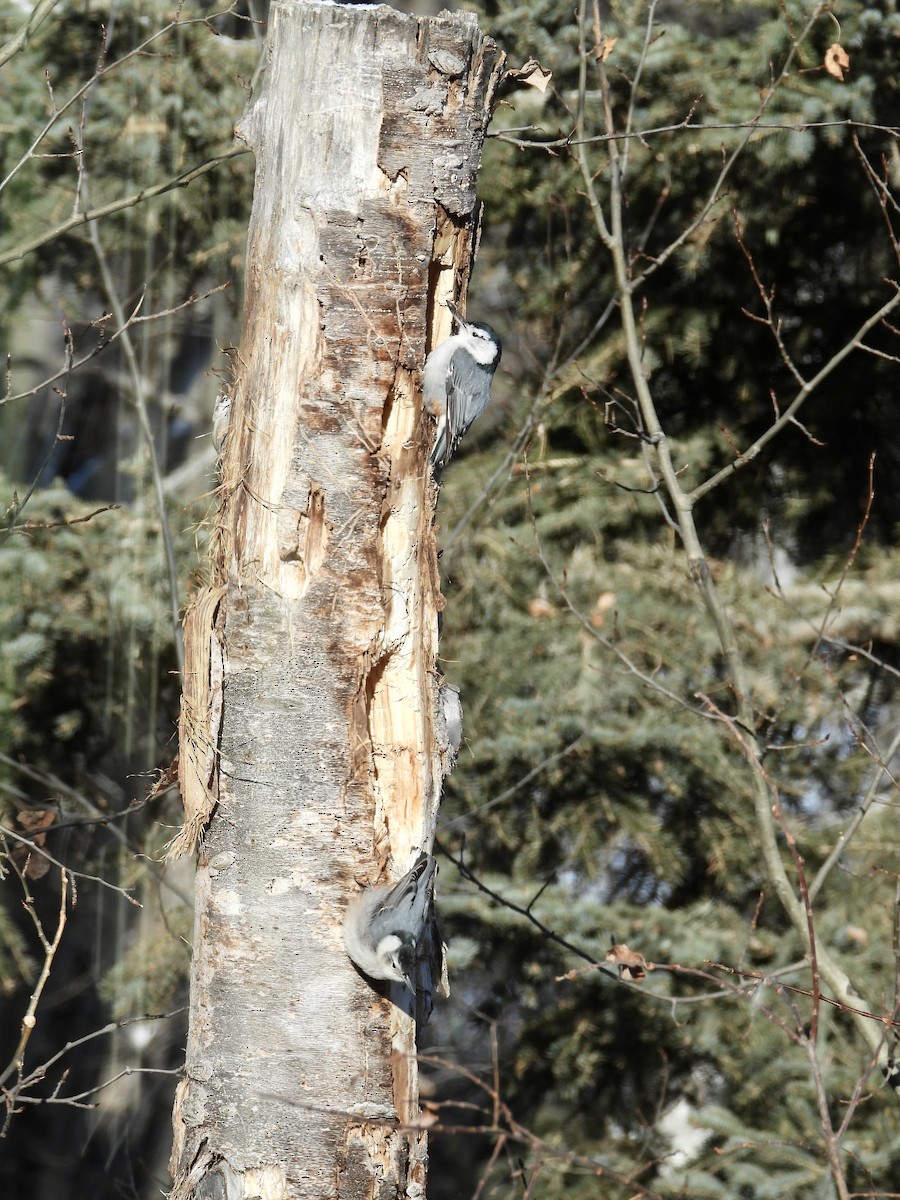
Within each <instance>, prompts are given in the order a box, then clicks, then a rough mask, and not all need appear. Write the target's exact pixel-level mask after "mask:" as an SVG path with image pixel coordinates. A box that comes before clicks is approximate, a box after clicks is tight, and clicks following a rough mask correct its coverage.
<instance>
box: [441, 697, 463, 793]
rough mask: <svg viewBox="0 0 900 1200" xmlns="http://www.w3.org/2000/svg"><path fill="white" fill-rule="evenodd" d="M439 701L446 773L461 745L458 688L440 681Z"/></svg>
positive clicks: (450, 767) (461, 724) (451, 767)
mask: <svg viewBox="0 0 900 1200" xmlns="http://www.w3.org/2000/svg"><path fill="white" fill-rule="evenodd" d="M438 695H439V698H440V702H441V716H442V717H443V718H444V733H445V734H446V741H447V749H446V758H445V767H446V774H449V773H450V771H452V770H453V768H454V766H455V765H456V760H457V758H458V757H459V748H460V746H461V745H462V732H463V716H462V704H460V701H459V688H458V687H454V685H453V684H452V683H442V684H441V688H440V692H439V693H438Z"/></svg>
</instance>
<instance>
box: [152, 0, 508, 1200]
mask: <svg viewBox="0 0 900 1200" xmlns="http://www.w3.org/2000/svg"><path fill="white" fill-rule="evenodd" d="M270 19H271V23H270V32H269V54H270V62H269V66H268V72H267V77H266V81H265V87H264V91H263V95H262V97H261V99H260V100H258V101H257V102H256V103H255V105H254V106H253V108H252V110H251V111H250V113H249V115H248V116H247V118H246V119H245V121H244V122H243V124H242V125H241V127H240V129H239V133H240V135H241V136H242V137H243V138H245V139H246V140H247V141H248V142H249V144H250V145H251V146H252V147H253V149H254V150H255V152H256V156H257V177H256V192H255V197H254V205H253V213H252V216H251V222H250V230H249V240H248V249H247V289H246V297H245V310H244V328H243V333H242V339H241V347H240V352H239V355H238V356H237V363H236V369H235V379H234V385H233V391H232V395H233V399H232V412H231V425H230V429H229V432H228V435H227V439H226V442H225V446H224V451H223V460H222V480H221V489H220V491H221V508H220V514H219V524H218V529H217V534H216V541H215V572H216V578H215V580H214V584H215V586H214V587H213V588H211V589H209V590H208V591H207V592H205V593H204V594H203V595H202V596H200V597H199V598H198V600H197V602H196V603H195V605H194V607H193V608H192V611H191V613H189V618H188V620H187V621H186V629H187V631H188V635H189V653H190V647H191V645H193V647H194V651H195V652H194V653H193V654H192V655H191V656H190V662H191V663H192V664H193V668H192V674H191V677H190V678H189V680H188V685H187V686H186V693H185V704H184V708H183V716H182V731H181V732H182V738H181V779H182V788H183V792H184V794H185V804H186V808H187V809H188V821H187V823H186V827H185V828H186V830H187V829H188V828H192V829H193V830H194V833H196V830H197V828H198V827H199V826H200V825H202V823H203V822H204V821H205V819H206V816H207V815H208V812H209V810H210V809H211V808H212V806H213V805H217V807H216V808H215V811H214V813H213V816H212V820H211V823H210V825H209V829H208V832H207V835H206V838H205V841H204V844H203V846H202V849H201V853H200V860H199V864H198V871H197V893H196V922H195V932H194V960H193V968H192V979H191V1004H190V1033H189V1040H188V1053H187V1069H186V1076H185V1079H184V1080H183V1082H182V1083H181V1085H180V1087H179V1093H178V1097H177V1101H176V1109H175V1119H174V1123H175V1146H174V1149H173V1154H172V1170H173V1175H174V1177H175V1187H174V1191H173V1193H172V1195H173V1196H174V1197H177V1198H178V1200H186V1198H187V1197H191V1196H197V1197H200V1196H204V1197H212V1196H216V1197H227V1198H231V1197H238V1196H241V1197H243V1196H255V1195H260V1196H264V1197H266V1198H267V1200H269V1198H273V1197H282V1196H284V1197H287V1196H291V1197H300V1196H303V1197H311V1196H329V1197H330V1196H342V1197H361V1196H367V1197H368V1196H371V1195H373V1194H375V1193H377V1194H378V1195H379V1196H381V1197H388V1196H390V1195H398V1194H400V1193H408V1194H409V1195H422V1194H423V1189H424V1183H425V1161H426V1146H425V1135H424V1133H422V1132H421V1131H419V1130H415V1129H409V1128H404V1125H408V1124H409V1123H412V1122H415V1120H416V1118H417V1116H418V1111H419V1110H418V1095H417V1075H416V1065H415V1060H414V1058H411V1057H410V1055H411V1053H412V1052H413V1050H414V1034H415V1029H414V1021H413V1018H412V1016H411V1014H410V1012H409V1011H408V1010H409V1005H408V1003H407V1002H406V1001H405V1000H404V999H403V997H401V996H399V995H397V994H394V995H393V996H392V999H393V1001H394V1003H391V1002H390V1001H389V1000H388V999H387V997H386V996H385V995H382V996H379V995H378V994H377V993H376V992H375V991H374V990H373V989H372V988H371V987H370V986H369V985H368V984H367V983H366V982H365V981H364V980H363V979H362V978H360V976H359V975H358V974H357V972H356V971H355V970H354V968H353V967H352V966H351V964H350V962H349V961H348V959H347V958H346V956H345V954H344V952H343V949H342V944H341V922H342V917H343V913H344V908H345V904H346V901H347V899H348V898H349V896H350V895H352V894H353V893H355V892H356V891H357V890H358V888H359V887H360V885H361V883H375V882H378V881H380V880H382V879H384V878H386V877H389V876H393V875H397V874H399V873H400V872H402V871H403V870H405V869H406V867H407V865H408V860H409V855H410V851H411V850H412V848H413V847H425V848H430V845H431V841H432V839H433V836H434V822H435V819H436V813H437V805H438V801H439V796H440V787H441V781H442V765H441V764H442V761H443V762H444V763H446V761H447V760H448V757H449V756H448V754H447V752H446V747H441V746H440V745H436V733H440V730H441V728H442V724H441V720H440V717H439V716H438V715H436V712H435V708H436V705H437V696H438V682H439V681H438V677H437V674H436V671H435V656H436V652H437V613H438V610H439V608H440V606H441V603H442V601H441V596H440V588H439V579H438V574H437V569H436V556H435V546H434V538H433V528H432V525H433V506H434V488H433V485H432V483H431V480H430V472H429V470H428V466H427V456H428V450H429V446H430V441H431V437H432V433H433V430H432V427H431V426H430V424H429V421H428V419H423V417H422V408H421V398H420V395H419V383H420V372H421V368H422V364H423V360H424V355H425V351H426V348H427V345H430V344H431V342H432V341H433V340H434V339H435V337H436V336H437V338H440V337H442V336H444V335H446V333H447V332H449V315H448V314H447V313H446V310H444V309H443V308H442V307H441V301H442V300H443V299H445V298H446V297H448V296H454V297H455V296H458V295H459V294H460V291H462V290H464V289H465V285H466V282H467V272H468V264H469V261H470V255H471V247H472V239H473V234H474V224H475V177H476V172H477V167H478V164H479V162H480V154H481V146H482V141H483V136H484V130H485V127H486V124H487V120H488V117H489V110H490V103H491V97H492V94H493V90H494V87H495V85H496V82H497V79H498V77H499V71H500V69H501V62H500V59H499V56H498V55H497V52H496V48H495V47H494V45H493V43H492V42H490V41H489V40H486V39H484V38H482V36H481V34H480V33H479V31H478V28H477V24H476V22H475V19H474V18H473V17H472V16H470V15H468V14H463V13H457V14H453V15H449V14H444V15H442V16H440V17H436V18H430V19H416V18H415V17H410V16H406V15H403V14H401V13H398V12H396V11H394V10H393V9H390V8H387V7H347V8H344V7H341V6H337V5H331V4H327V5H326V4H320V3H296V2H290V0H281V2H276V3H273V5H272V8H271V12H270ZM210 646H211V648H212V649H211V653H210V652H209V650H208V648H209V647H210ZM217 740H218V745H219V753H218V754H214V753H212V752H211V747H213V746H214V745H215V744H216V742H217ZM192 821H193V824H192ZM179 848H184V847H183V845H180V846H179ZM439 891H440V883H438V892H439ZM398 1005H399V1006H401V1007H398ZM402 1006H405V1008H406V1010H407V1011H403V1007H402ZM392 1051H393V1054H392Z"/></svg>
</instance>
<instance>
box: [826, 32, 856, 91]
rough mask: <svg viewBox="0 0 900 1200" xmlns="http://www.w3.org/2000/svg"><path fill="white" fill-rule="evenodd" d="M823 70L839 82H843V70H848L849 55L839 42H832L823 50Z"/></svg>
mask: <svg viewBox="0 0 900 1200" xmlns="http://www.w3.org/2000/svg"><path fill="white" fill-rule="evenodd" d="M825 70H826V71H827V72H828V74H829V75H832V76H833V77H834V78H835V79H839V80H840V81H841V83H843V82H844V72H845V71H849V70H850V57H849V55H848V54H847V51H846V50H845V49H844V47H843V46H842V45H841V44H840V42H832V44H831V45H830V46H829V47H828V49H827V50H826V51H825Z"/></svg>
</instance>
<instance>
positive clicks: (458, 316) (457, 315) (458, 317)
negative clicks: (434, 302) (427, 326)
mask: <svg viewBox="0 0 900 1200" xmlns="http://www.w3.org/2000/svg"><path fill="white" fill-rule="evenodd" d="M444 307H445V308H446V309H447V310H448V312H450V313H451V314H452V316H453V318H454V320H455V321H457V322H458V323H459V325H460V326H461V328H463V329H468V328H469V323H468V321H467V320H466V318H465V317H464V316H463V315H462V313H461V312H460V311H459V309H458V308H457V307H456V305H455V304H454V303H453V301H452V300H445V301H444Z"/></svg>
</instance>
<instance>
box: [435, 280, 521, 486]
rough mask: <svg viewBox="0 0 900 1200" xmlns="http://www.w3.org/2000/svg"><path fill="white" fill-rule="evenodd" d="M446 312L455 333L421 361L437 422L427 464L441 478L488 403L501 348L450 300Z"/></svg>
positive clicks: (488, 330)
mask: <svg viewBox="0 0 900 1200" xmlns="http://www.w3.org/2000/svg"><path fill="white" fill-rule="evenodd" d="M445 303H446V307H447V308H449V310H450V312H451V313H452V314H453V317H454V319H455V320H456V322H457V324H458V325H459V333H455V334H454V335H453V336H452V337H449V338H447V339H446V341H443V342H441V344H440V345H439V346H435V347H434V349H433V350H432V351H431V353H430V354H429V355H428V357H427V358H426V359H425V372H424V376H423V380H422V395H423V397H424V400H425V406H426V408H427V409H428V410H429V412H430V413H431V414H432V416H433V417H435V419H436V420H437V435H436V437H435V442H434V449H433V450H432V451H431V465H432V467H433V468H434V469H435V473H437V474H439V473H440V472H441V471H442V470H443V468H444V467H446V465H447V463H448V462H449V461H450V459H451V457H452V456H453V454H454V453H455V452H456V448H457V446H458V445H459V443H460V442H461V441H462V439H463V438H464V437H465V435H466V434H467V433H468V431H469V427H470V426H471V424H472V422H473V421H474V420H475V418H476V417H480V416H481V414H482V413H483V412H484V410H485V408H487V405H488V401H489V400H490V398H491V383H492V381H493V378H494V372H495V371H496V370H497V364H498V363H499V362H500V354H501V353H502V349H503V347H502V346H501V344H500V338H499V337H498V336H497V334H496V332H495V331H494V330H493V329H492V328H491V327H490V325H477V324H475V323H474V322H472V323H470V322H469V321H466V320H465V318H464V317H463V316H462V314H461V313H460V311H459V309H458V308H457V307H456V305H455V304H453V303H452V302H451V301H449V300H448V301H446V302H445Z"/></svg>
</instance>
